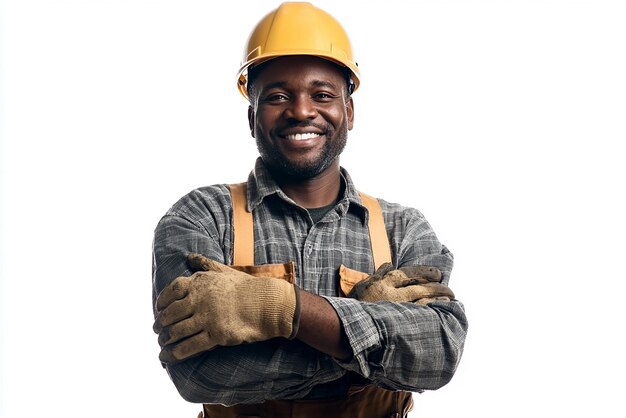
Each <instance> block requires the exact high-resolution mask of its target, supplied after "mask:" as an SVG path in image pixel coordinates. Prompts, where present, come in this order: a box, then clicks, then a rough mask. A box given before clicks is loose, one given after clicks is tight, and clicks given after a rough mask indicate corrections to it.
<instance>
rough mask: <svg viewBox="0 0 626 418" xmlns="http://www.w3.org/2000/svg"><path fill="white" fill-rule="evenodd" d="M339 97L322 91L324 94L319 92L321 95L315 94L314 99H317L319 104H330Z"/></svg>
mask: <svg viewBox="0 0 626 418" xmlns="http://www.w3.org/2000/svg"><path fill="white" fill-rule="evenodd" d="M337 97H338V96H337V95H336V94H332V93H329V92H325V91H322V92H319V93H315V94H314V95H313V99H315V100H317V101H319V102H330V101H332V100H334V99H336V98H337Z"/></svg>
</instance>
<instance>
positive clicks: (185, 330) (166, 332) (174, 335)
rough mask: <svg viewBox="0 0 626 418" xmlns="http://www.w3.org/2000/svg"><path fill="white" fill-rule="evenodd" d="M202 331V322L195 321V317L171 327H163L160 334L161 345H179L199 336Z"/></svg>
mask: <svg viewBox="0 0 626 418" xmlns="http://www.w3.org/2000/svg"><path fill="white" fill-rule="evenodd" d="M201 331H202V325H201V323H200V321H197V320H194V318H193V317H191V318H187V319H184V320H182V321H180V322H176V323H174V324H172V325H170V326H167V327H163V329H162V330H161V332H160V333H159V345H160V346H161V347H163V346H166V345H170V344H174V343H177V342H179V341H182V340H184V339H185V338H189V337H191V336H193V335H196V334H198V333H199V332H201Z"/></svg>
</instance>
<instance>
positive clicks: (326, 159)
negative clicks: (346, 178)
mask: <svg viewBox="0 0 626 418" xmlns="http://www.w3.org/2000/svg"><path fill="white" fill-rule="evenodd" d="M297 126H298V127H306V126H313V124H311V123H307V124H298V125H297ZM316 126H317V125H316ZM320 128H323V131H324V132H325V137H326V138H325V142H324V145H323V147H322V150H321V152H320V153H319V154H317V155H316V156H315V157H314V158H312V159H307V160H301V161H298V160H294V159H289V158H288V157H287V156H285V155H284V154H283V153H282V152H281V150H280V149H279V148H278V147H277V146H275V145H272V144H271V143H270V142H269V141H268V140H267V138H266V137H265V136H264V135H263V134H262V133H261V132H258V131H257V132H256V135H255V138H256V145H257V148H258V150H259V154H260V155H261V159H262V160H263V162H264V163H265V166H266V167H267V168H268V169H269V171H270V172H271V173H272V174H273V175H274V176H275V177H278V178H289V179H292V180H296V181H299V180H309V179H312V178H314V177H317V176H318V175H320V174H322V173H323V172H324V171H325V170H326V169H327V168H328V167H330V166H331V165H332V164H333V163H334V162H335V161H336V160H337V159H338V158H339V155H341V153H342V152H343V150H344V148H345V147H346V143H347V142H348V126H347V123H346V121H344V122H343V123H342V124H341V125H340V126H339V128H338V129H337V130H336V131H334V130H333V129H332V128H330V127H328V126H326V127H320ZM331 137H332V138H331Z"/></svg>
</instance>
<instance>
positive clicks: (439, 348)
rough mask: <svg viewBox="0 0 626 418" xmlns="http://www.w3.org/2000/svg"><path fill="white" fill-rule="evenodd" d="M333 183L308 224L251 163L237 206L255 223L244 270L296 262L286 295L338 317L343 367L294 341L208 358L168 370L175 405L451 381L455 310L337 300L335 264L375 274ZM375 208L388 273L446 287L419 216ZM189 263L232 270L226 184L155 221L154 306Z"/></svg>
mask: <svg viewBox="0 0 626 418" xmlns="http://www.w3.org/2000/svg"><path fill="white" fill-rule="evenodd" d="M341 174H342V181H343V184H344V189H343V194H342V196H341V198H340V199H339V201H338V202H337V203H336V205H335V207H334V209H332V210H330V211H329V212H328V213H327V214H326V215H325V216H324V217H323V218H322V220H321V221H319V222H317V223H316V224H313V221H312V220H311V218H310V216H309V214H308V212H307V210H306V209H304V208H302V207H300V206H298V205H297V204H296V203H295V202H294V201H293V200H291V199H290V198H289V197H288V196H287V195H285V194H284V193H283V191H282V190H281V189H280V188H279V187H278V185H277V184H276V183H275V182H274V180H273V179H272V177H271V176H270V175H269V173H268V172H267V170H266V169H265V167H264V166H263V163H262V162H261V160H260V159H259V160H258V161H257V163H256V166H255V168H254V170H253V171H252V173H251V174H250V176H249V178H248V206H249V209H252V211H253V218H254V251H255V255H254V258H255V264H257V265H258V264H268V263H285V262H289V261H295V263H296V274H297V277H296V284H297V285H298V286H300V287H301V288H302V289H304V290H307V291H309V292H312V293H315V294H318V295H320V296H323V297H325V298H326V299H327V300H328V301H329V302H330V303H331V304H332V306H333V307H334V308H335V310H336V311H337V314H338V315H339V318H340V319H341V321H342V323H343V327H344V329H345V332H346V334H347V336H348V340H349V342H350V345H351V347H352V350H353V353H354V357H353V358H352V360H350V361H349V362H342V361H339V360H337V359H334V358H332V357H330V356H328V355H325V354H322V353H320V352H318V351H316V350H314V349H313V348H311V347H309V346H307V345H306V344H304V343H301V342H300V341H298V340H297V339H296V340H291V341H289V340H285V339H273V340H269V341H265V342H258V343H251V344H243V345H239V346H234V347H216V348H215V349H213V350H211V351H208V352H206V353H204V354H202V355H200V356H198V357H194V358H191V359H188V360H186V361H184V362H182V363H179V364H175V365H168V366H167V370H168V373H169V374H170V377H171V379H172V380H173V382H174V384H175V385H176V387H177V388H178V390H179V392H180V394H181V395H182V396H183V398H185V399H186V400H188V401H190V402H199V403H221V404H225V405H232V404H237V403H258V402H262V401H264V400H266V399H301V398H320V397H333V396H336V395H338V394H339V393H338V392H345V391H346V389H347V386H346V383H345V382H346V379H345V377H346V375H347V374H348V372H354V373H356V374H358V375H360V376H362V377H364V378H366V379H368V380H370V381H371V382H373V383H374V384H376V385H378V386H380V387H383V388H386V389H393V390H407V391H421V390H424V389H436V388H439V387H441V386H443V385H444V384H446V383H447V382H448V381H449V380H450V379H451V377H452V375H453V374H454V371H455V369H456V367H457V364H458V362H459V360H460V358H461V354H462V351H463V344H464V341H465V334H466V330H467V321H466V318H465V314H464V310H463V305H462V304H461V303H460V302H458V301H451V302H434V303H431V304H429V305H416V304H412V303H390V302H379V303H363V302H359V301H357V300H354V299H347V298H340V297H338V295H339V275H338V270H339V266H340V265H341V264H344V265H345V266H346V267H349V268H351V269H354V270H358V271H363V272H372V271H373V269H374V266H373V260H372V255H371V247H370V239H369V233H368V228H367V217H368V213H367V209H365V207H364V206H363V205H362V203H361V198H360V196H359V194H358V192H357V190H356V189H355V187H354V184H353V183H352V180H351V179H350V176H349V175H348V173H347V172H346V171H345V170H343V169H342V171H341ZM379 202H380V204H381V207H382V210H383V216H384V219H385V225H386V228H387V234H388V236H389V240H390V245H391V254H392V259H393V263H394V264H395V265H396V266H405V265H416V264H426V265H434V266H436V267H438V268H439V269H440V270H441V271H442V273H443V277H444V283H447V282H448V280H449V278H450V271H451V269H452V264H453V262H452V254H451V253H450V252H449V251H448V249H447V248H446V247H445V246H443V245H442V244H441V243H440V242H439V240H438V239H437V237H436V235H435V233H434V232H433V230H432V228H431V227H430V225H429V224H428V222H427V221H426V220H425V219H424V216H423V215H422V214H421V213H420V212H419V211H417V210H415V209H411V208H407V207H403V206H400V205H397V204H391V203H388V202H385V201H384V200H379ZM190 252H197V253H201V254H204V255H206V256H207V257H210V258H212V259H214V260H217V261H220V262H222V263H224V264H232V254H233V227H232V206H231V200H230V192H229V189H228V187H227V186H226V185H214V186H208V187H203V188H200V189H196V190H194V191H192V192H191V193H189V194H187V195H186V196H184V197H183V198H182V199H181V200H179V201H178V202H177V203H176V204H174V206H173V207H172V208H171V209H170V210H169V211H168V212H167V213H166V214H165V216H164V217H163V218H162V219H161V220H160V222H159V224H158V226H157V228H156V231H155V237H154V248H153V256H154V259H153V300H154V299H155V298H156V295H157V294H158V292H160V291H161V290H162V289H163V288H164V287H165V286H166V285H167V284H168V283H169V282H171V281H172V280H173V279H174V278H176V277H178V276H188V275H190V274H191V272H190V271H189V270H188V269H187V267H186V265H185V257H186V255H187V254H188V253H190ZM251 297H253V296H251Z"/></svg>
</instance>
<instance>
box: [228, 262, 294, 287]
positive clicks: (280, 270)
mask: <svg viewBox="0 0 626 418" xmlns="http://www.w3.org/2000/svg"><path fill="white" fill-rule="evenodd" d="M230 267H231V268H233V269H235V270H239V271H243V272H244V273H248V274H249V275H251V276H255V277H270V278H276V279H283V280H286V281H288V282H289V283H292V284H293V283H294V281H295V279H296V263H294V262H293V261H290V262H288V263H284V264H261V265H258V266H230Z"/></svg>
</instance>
